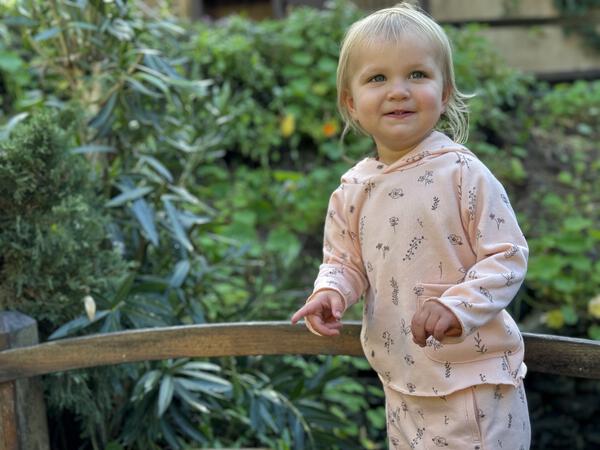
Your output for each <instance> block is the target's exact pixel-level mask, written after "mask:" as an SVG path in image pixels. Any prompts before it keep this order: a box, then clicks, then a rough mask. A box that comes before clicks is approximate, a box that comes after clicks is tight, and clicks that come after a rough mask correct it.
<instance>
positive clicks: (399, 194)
mask: <svg viewBox="0 0 600 450" xmlns="http://www.w3.org/2000/svg"><path fill="white" fill-rule="evenodd" d="M388 195H389V196H390V197H392V198H393V199H394V200H396V199H397V198H400V197H404V191H403V190H402V189H401V188H394V189H392V190H391V191H390V192H389V193H388Z"/></svg>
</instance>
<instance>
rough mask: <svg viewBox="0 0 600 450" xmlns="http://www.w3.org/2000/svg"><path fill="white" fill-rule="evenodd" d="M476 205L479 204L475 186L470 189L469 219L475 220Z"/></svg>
mask: <svg viewBox="0 0 600 450" xmlns="http://www.w3.org/2000/svg"><path fill="white" fill-rule="evenodd" d="M476 205H477V188H476V187H474V188H473V189H470V190H469V207H468V212H469V220H475V208H476Z"/></svg>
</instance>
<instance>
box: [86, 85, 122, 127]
mask: <svg viewBox="0 0 600 450" xmlns="http://www.w3.org/2000/svg"><path fill="white" fill-rule="evenodd" d="M116 104H117V93H116V92H114V93H113V94H112V95H111V96H110V97H109V99H108V100H107V101H106V103H105V104H104V106H102V109H101V110H100V111H99V112H98V114H96V116H95V117H94V118H93V119H92V120H90V123H89V125H90V127H92V128H96V129H97V130H98V131H99V134H101V133H100V131H101V130H104V129H105V128H106V126H107V124H108V122H109V119H110V116H111V114H112V112H113V110H114V109H115V105H116Z"/></svg>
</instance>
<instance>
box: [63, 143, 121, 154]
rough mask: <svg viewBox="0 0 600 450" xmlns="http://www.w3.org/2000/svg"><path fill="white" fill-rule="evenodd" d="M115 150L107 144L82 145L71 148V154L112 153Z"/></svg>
mask: <svg viewBox="0 0 600 450" xmlns="http://www.w3.org/2000/svg"><path fill="white" fill-rule="evenodd" d="M115 151H116V150H115V148H114V147H111V146H109V145H82V146H80V147H75V148H72V149H71V153H73V154H81V153H84V154H89V153H114V152H115Z"/></svg>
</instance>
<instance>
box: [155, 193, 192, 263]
mask: <svg viewBox="0 0 600 450" xmlns="http://www.w3.org/2000/svg"><path fill="white" fill-rule="evenodd" d="M162 201H163V204H164V205H165V209H166V211H167V216H168V217H169V222H170V223H171V231H172V232H173V236H174V237H175V239H176V240H177V241H179V243H180V244H181V245H182V246H183V248H185V249H186V250H187V251H188V252H192V251H193V250H194V246H193V245H192V243H191V242H190V240H189V239H188V237H187V234H186V232H185V230H184V228H183V225H182V224H181V222H180V221H179V217H178V214H179V213H178V211H177V209H176V208H175V207H174V206H173V204H172V203H171V202H170V201H169V199H168V198H166V197H165V196H164V195H163V196H162Z"/></svg>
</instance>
